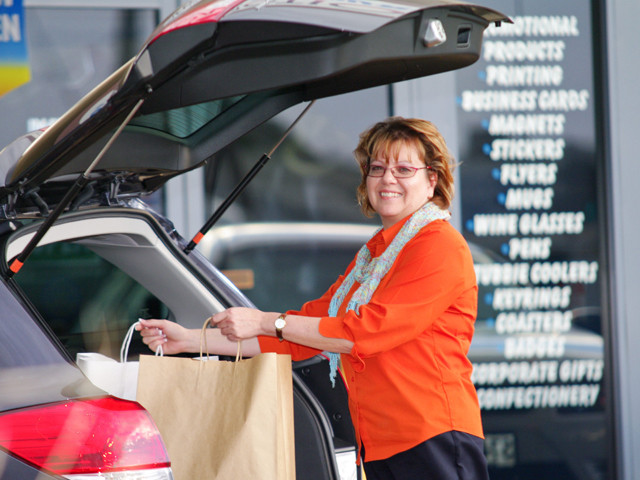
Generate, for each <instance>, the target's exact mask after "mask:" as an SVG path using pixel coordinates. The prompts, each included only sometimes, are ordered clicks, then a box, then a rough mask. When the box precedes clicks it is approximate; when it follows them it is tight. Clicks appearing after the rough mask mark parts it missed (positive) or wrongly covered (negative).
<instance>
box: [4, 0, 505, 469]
mask: <svg viewBox="0 0 640 480" xmlns="http://www.w3.org/2000/svg"><path fill="white" fill-rule="evenodd" d="M506 20H508V19H506V18H505V17H504V16H503V15H502V14H500V13H498V12H495V11H493V10H490V9H486V8H483V7H480V6H474V5H470V4H465V3H461V2H450V1H431V0H402V1H398V0H393V1H384V2H375V3H372V2H357V1H356V2H352V1H344V2H342V1H337V2H334V1H332V2H307V1H305V0H287V1H278V0H276V1H272V2H266V3H265V2H263V1H256V0H245V1H242V0H235V1H217V2H210V1H202V2H192V3H189V4H186V5H184V6H182V7H181V8H179V9H178V10H177V11H176V12H175V13H174V14H172V15H171V16H170V17H169V18H167V19H166V20H165V21H164V22H163V23H161V25H160V26H159V27H158V28H157V29H156V31H155V32H154V33H153V34H152V35H151V37H150V38H149V39H148V41H147V42H146V43H145V45H144V46H143V47H142V48H141V49H140V51H139V53H138V54H137V55H136V56H135V57H134V58H133V59H131V60H130V61H129V62H127V63H126V64H125V65H123V66H122V67H121V68H120V69H119V70H117V71H116V72H115V73H113V74H112V75H111V76H110V77H109V78H107V79H106V80H105V81H104V82H103V83H102V84H100V85H99V86H97V87H96V88H95V89H94V90H93V91H91V92H90V93H89V94H88V95H87V96H85V97H84V98H83V99H81V100H80V101H79V102H78V103H77V104H76V105H75V106H74V107H72V108H71V109H70V110H69V111H68V112H67V113H66V114H65V115H63V116H62V117H61V118H60V119H59V120H58V121H56V122H55V123H54V124H53V125H51V126H50V127H48V128H46V129H45V130H43V131H37V132H32V133H29V134H27V135H25V136H23V137H21V138H19V139H17V140H16V141H14V142H13V143H12V144H10V145H8V146H7V147H6V148H5V149H4V150H2V151H1V152H0V246H1V247H2V249H3V250H2V251H3V254H4V257H3V258H4V261H3V262H0V265H1V266H0V270H1V274H2V281H1V284H0V306H1V310H0V311H1V312H2V313H1V314H0V325H1V328H0V331H1V332H2V333H0V392H1V393H0V478H1V479H29V478H38V479H45V478H60V477H64V478H76V479H80V478H82V479H89V478H106V477H107V476H108V478H112V479H119V480H125V479H130V478H136V479H170V478H172V473H171V468H170V459H169V458H168V456H167V454H166V452H165V449H164V447H163V443H162V440H161V438H160V435H159V434H158V432H157V430H156V429H155V427H154V424H153V422H152V420H151V419H150V418H149V416H148V415H147V414H146V412H145V411H144V410H143V409H142V408H141V407H140V406H139V405H138V404H137V403H135V402H130V401H127V400H124V399H120V398H115V397H112V396H109V395H106V394H105V392H104V391H102V390H100V389H98V388H97V387H95V386H94V385H93V384H92V383H91V382H90V381H89V380H88V379H87V378H86V377H85V376H84V375H83V373H82V372H81V371H80V369H79V368H78V367H77V365H76V364H75V359H76V355H77V354H78V353H82V352H99V353H102V354H104V355H107V356H110V357H112V358H117V352H118V351H119V348H120V343H121V341H122V339H123V337H124V335H125V332H126V331H127V330H128V328H129V326H130V325H131V324H132V323H133V322H135V321H136V320H137V319H138V318H140V317H160V316H162V317H166V318H170V319H173V320H175V321H177V322H180V323H182V324H184V325H187V326H192V327H195V326H198V327H199V326H200V325H201V323H202V320H203V319H204V318H206V317H207V316H209V315H210V314H211V313H212V312H215V311H219V310H221V309H224V308H227V307H230V306H234V305H251V302H250V301H249V300H248V299H247V298H246V297H245V296H244V295H243V294H242V293H241V292H240V291H239V290H238V289H237V288H236V287H235V286H234V285H233V284H232V283H231V282H230V281H229V279H227V278H226V277H225V276H224V275H223V274H222V273H220V271H218V270H217V269H216V268H215V267H213V266H212V265H211V263H209V261H207V260H206V259H205V257H204V256H202V255H201V254H200V253H199V252H198V251H197V249H194V247H195V246H196V245H197V243H198V241H199V240H200V238H201V236H202V234H204V233H205V232H206V229H207V228H208V227H209V226H210V225H211V224H213V223H214V222H215V221H216V220H217V218H219V217H220V216H221V215H222V213H224V210H225V209H226V208H227V207H228V206H229V205H230V204H231V203H232V202H233V200H234V199H235V198H236V197H237V195H238V194H239V192H240V191H241V190H242V187H243V185H244V184H245V183H246V182H247V181H248V180H250V178H251V177H252V176H253V175H254V174H256V173H257V172H258V170H259V169H260V168H261V166H262V165H264V163H265V162H266V161H267V160H268V159H269V156H270V155H265V156H264V157H263V158H261V159H259V161H258V162H257V163H256V165H255V167H254V168H253V169H252V170H251V171H250V172H248V174H247V178H246V179H245V181H244V182H242V184H240V185H239V186H238V188H237V189H235V190H234V191H233V193H232V194H231V196H230V197H229V198H228V199H227V201H225V202H223V204H222V206H221V208H220V209H219V210H218V211H217V212H216V213H215V214H214V216H213V218H212V219H211V221H210V222H208V224H207V225H205V226H204V227H203V229H202V232H201V233H200V234H198V235H196V236H195V237H194V238H193V239H192V240H191V241H186V240H185V239H184V238H183V237H182V236H181V235H180V233H179V232H177V231H175V229H174V228H173V226H172V223H171V222H170V220H169V219H166V218H164V217H162V216H160V215H159V214H158V213H156V212H154V211H153V210H151V209H150V208H149V207H148V206H147V205H146V204H144V203H143V201H142V200H141V198H142V197H145V196H147V195H150V194H152V193H153V192H155V191H157V190H158V189H160V188H161V187H162V186H163V185H164V184H165V183H166V182H167V181H168V180H169V179H171V178H173V177H175V176H176V175H180V174H181V173H184V172H187V171H189V170H192V169H194V168H198V167H201V166H202V165H204V164H205V163H207V162H214V161H216V157H215V154H216V152H218V151H219V150H221V149H222V148H224V147H225V146H227V145H229V144H231V143H232V142H234V141H235V140H237V139H238V138H240V137H242V136H243V135H245V134H246V133H247V132H249V131H250V130H251V129H253V128H254V127H256V126H258V125H259V124H261V123H262V122H264V121H266V120H267V119H269V118H271V117H273V116H274V115H276V114H277V113H279V112H280V111H282V110H284V109H286V108H288V107H290V106H292V105H296V104H298V103H304V102H309V101H312V100H314V99H317V98H322V97H326V96H331V95H336V94H340V93H346V92H350V91H354V90H359V89H363V88H368V87H372V86H376V85H382V84H387V83H391V82H396V81H400V80H406V79H411V78H417V77H420V76H426V75H431V74H436V73H439V72H444V71H448V70H453V69H457V68H462V67H464V66H466V65H469V64H471V63H473V62H474V61H475V60H477V59H478V57H479V53H480V48H481V42H482V35H483V31H484V29H485V28H486V27H487V25H488V24H489V23H491V22H501V21H506ZM277 140H278V139H274V144H275V143H277ZM143 348H144V347H143V346H142V345H141V344H140V342H134V344H133V345H132V350H131V353H132V356H133V357H135V355H136V354H137V353H140V352H141V351H143ZM325 368H326V362H323V361H322V359H314V360H313V361H310V362H307V363H305V364H303V365H296V369H295V373H294V376H293V383H294V410H295V430H296V468H297V472H298V478H304V479H316V478H317V479H337V478H340V477H341V475H342V477H343V478H353V475H356V473H355V470H354V469H353V470H351V471H350V470H349V469H346V470H345V469H343V470H342V473H341V471H340V469H339V467H338V465H339V464H342V463H343V462H344V459H345V458H347V459H348V462H346V464H350V463H352V462H351V460H352V459H353V458H354V457H355V454H354V449H355V445H354V438H353V432H352V431H351V429H350V423H349V419H348V411H347V408H346V403H345V392H344V389H341V388H337V389H335V390H330V389H326V391H318V389H312V388H310V387H309V386H308V385H313V384H314V382H313V381H311V379H313V378H314V377H316V376H318V375H323V376H324V375H325V373H326V372H325Z"/></svg>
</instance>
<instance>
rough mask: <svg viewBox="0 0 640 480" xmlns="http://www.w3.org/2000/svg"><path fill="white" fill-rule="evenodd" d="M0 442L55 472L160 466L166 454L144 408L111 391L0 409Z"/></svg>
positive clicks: (78, 472)
mask: <svg viewBox="0 0 640 480" xmlns="http://www.w3.org/2000/svg"><path fill="white" fill-rule="evenodd" d="M0 447H2V448H3V449H5V450H7V451H8V452H10V453H11V454H13V455H15V456H18V457H21V458H23V459H24V460H26V461H28V462H29V463H31V464H33V465H35V466H36V467H38V468H40V469H46V470H49V471H51V472H53V473H56V474H58V475H67V474H88V473H95V472H102V473H105V472H115V471H123V470H133V469H138V470H140V469H146V468H163V467H168V466H169V458H168V456H167V452H166V450H165V448H164V444H163V443H162V438H161V437H160V433H159V432H158V429H157V427H156V426H155V424H154V423H153V421H152V420H151V418H150V417H149V414H148V413H147V411H146V410H144V408H142V407H141V406H140V405H139V404H137V403H135V402H129V401H126V400H121V399H118V398H113V397H104V398H98V399H92V400H69V401H66V402H61V403H54V404H48V405H44V406H37V407H31V408H25V409H22V410H13V411H11V412H7V413H5V414H2V415H0Z"/></svg>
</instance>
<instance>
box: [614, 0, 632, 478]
mask: <svg viewBox="0 0 640 480" xmlns="http://www.w3.org/2000/svg"><path fill="white" fill-rule="evenodd" d="M606 16H607V18H606V26H607V43H608V45H607V56H608V58H607V67H608V68H607V78H608V92H607V93H608V98H609V100H608V102H607V103H608V106H609V121H608V125H607V127H608V133H609V139H610V145H609V148H610V154H611V169H610V199H609V200H610V201H609V205H608V208H609V211H610V216H609V218H610V219H611V222H610V252H611V258H610V261H611V285H610V292H611V305H612V312H611V319H612V332H613V338H612V342H611V348H612V358H613V368H614V388H615V392H616V396H615V397H614V398H615V400H616V401H615V403H614V408H615V418H616V425H617V435H616V437H617V438H616V440H617V441H616V448H615V450H616V452H617V457H618V473H619V474H618V478H619V479H624V480H633V479H637V478H640V456H638V453H640V382H638V373H637V365H639V364H640V348H638V343H639V341H640V321H639V318H638V316H639V312H640V295H639V294H638V288H639V287H640V248H639V247H638V238H639V237H640V214H638V205H639V204H640V161H638V156H639V154H640V134H639V131H638V130H639V127H640V119H639V111H640V92H639V90H638V81H639V79H640V57H639V55H638V42H637V39H636V37H637V31H638V24H637V21H638V18H639V17H640V2H637V1H636V0H608V1H607V2H606Z"/></svg>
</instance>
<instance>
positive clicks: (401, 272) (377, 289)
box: [142, 117, 488, 480]
mask: <svg viewBox="0 0 640 480" xmlns="http://www.w3.org/2000/svg"><path fill="white" fill-rule="evenodd" d="M355 156H356V159H357V161H358V162H359V165H360V169H361V172H362V182H361V184H360V186H359V187H358V191H357V194H358V200H359V202H360V204H361V206H362V209H363V211H364V213H365V214H366V215H371V214H372V213H374V212H375V213H376V214H377V215H378V216H379V217H380V220H381V222H382V229H381V230H380V231H379V232H378V233H376V234H375V235H374V236H373V238H372V239H371V240H370V241H369V242H368V243H367V244H366V245H365V246H364V247H363V248H362V249H361V250H360V252H359V253H358V255H357V257H356V259H354V261H353V262H351V264H350V265H349V267H348V268H347V270H346V272H345V274H344V275H343V276H341V277H340V278H339V279H338V280H337V281H336V283H335V284H334V285H333V286H332V287H331V288H330V289H329V291H327V293H326V294H325V295H324V296H322V297H321V298H319V299H317V300H314V301H311V302H308V303H306V304H305V305H304V306H303V307H302V308H301V309H300V310H299V311H289V312H287V313H286V314H281V313H278V312H262V311H259V310H255V309H248V308H230V309H228V310H225V311H223V312H220V313H217V314H215V315H214V316H213V317H212V323H213V324H215V325H216V326H217V327H218V328H216V329H209V330H208V331H207V335H208V345H210V350H211V351H213V352H215V353H218V354H234V353H235V349H236V346H235V345H236V344H235V342H237V341H243V352H244V353H245V354H247V355H255V354H258V353H259V352H265V351H275V352H278V353H289V354H291V355H292V358H293V359H294V360H300V359H304V358H308V357H310V356H313V355H315V354H317V353H319V352H321V351H329V352H337V353H339V354H341V360H342V369H343V373H344V378H345V381H346V382H347V385H348V391H349V407H350V411H351V418H352V420H353V423H354V428H355V431H356V437H357V439H358V442H359V445H360V457H359V460H360V459H361V458H362V459H363V460H364V469H365V473H366V476H367V480H376V479H402V480H411V479H429V480H434V479H442V480H452V479H469V480H482V479H487V478H488V474H487V467H486V460H485V458H484V454H483V439H482V438H483V433H482V425H481V421H480V408H479V405H478V400H477V397H476V392H475V388H474V386H473V384H472V383H471V380H470V377H471V369H472V367H471V363H470V362H469V360H468V359H467V356H466V355H467V351H468V349H469V345H470V343H471V338H472V335H473V324H474V320H475V316H476V310H477V285H476V281H475V274H474V269H473V261H472V258H471V253H470V251H469V248H468V246H467V244H466V242H465V241H464V239H463V237H462V236H461V235H460V234H459V233H458V232H457V231H456V230H455V229H454V228H453V227H452V226H451V225H450V224H449V222H448V221H447V219H448V218H449V213H448V211H447V209H448V208H449V206H450V203H451V199H452V197H453V176H452V174H451V166H450V163H451V160H452V159H451V156H450V154H449V152H448V150H447V147H446V145H445V142H444V139H443V138H442V136H441V135H440V133H439V132H438V130H437V129H436V128H435V127H434V126H433V125H432V124H431V123H429V122H427V121H424V120H419V119H404V118H400V117H394V118H390V119H388V120H387V121H384V122H380V123H378V124H376V125H374V126H373V127H372V128H371V129H369V130H367V131H365V132H364V133H363V134H362V135H361V136H360V142H359V144H358V146H357V148H356V150H355ZM142 326H143V328H142V335H143V337H144V342H145V343H147V344H148V345H149V346H150V347H151V349H155V348H156V347H157V346H158V345H159V344H163V347H164V351H165V352H166V353H168V354H172V353H177V352H182V351H189V352H197V351H199V348H200V347H199V345H200V339H199V335H200V332H199V331H197V330H186V329H184V328H182V327H180V326H178V325H176V324H174V323H170V322H166V321H161V320H151V321H143V322H142ZM331 360H332V361H331V367H332V381H333V378H334V377H335V371H336V368H337V363H338V362H337V355H336V354H332V355H331Z"/></svg>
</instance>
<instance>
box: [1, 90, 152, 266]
mask: <svg viewBox="0 0 640 480" xmlns="http://www.w3.org/2000/svg"><path fill="white" fill-rule="evenodd" d="M144 100H145V99H144V98H141V99H140V100H138V102H137V103H136V104H135V105H134V107H133V109H132V110H131V112H129V114H128V115H127V117H126V118H125V119H124V121H123V122H122V124H121V125H120V126H119V127H118V129H117V130H116V131H115V132H114V133H113V135H112V136H111V138H110V139H109V141H108V142H107V143H106V145H105V146H104V147H102V150H100V153H98V155H97V156H96V158H95V159H94V160H93V162H91V164H90V165H89V166H88V167H87V169H86V170H85V171H84V172H83V173H81V174H80V175H79V176H78V178H77V179H76V181H75V182H74V183H73V185H72V186H71V188H70V189H69V190H68V191H67V193H65V195H64V197H62V200H60V203H59V204H58V206H57V207H56V208H55V210H54V211H53V212H51V214H50V215H49V216H48V217H47V218H46V220H45V221H44V222H43V223H42V225H40V228H38V230H37V231H36V233H35V235H34V236H33V237H31V240H29V243H28V244H27V246H26V247H24V250H22V252H20V254H19V255H18V256H17V257H15V258H14V259H13V261H12V262H11V263H10V265H9V270H7V272H6V278H7V279H9V278H11V277H13V276H14V275H15V274H16V273H18V271H20V269H21V268H22V266H23V265H24V262H25V261H26V260H27V258H29V255H31V253H33V251H34V250H35V248H36V247H37V246H38V243H40V240H42V238H43V237H44V236H45V234H46V233H47V232H48V231H49V229H50V228H51V226H52V225H53V224H54V222H55V221H56V220H57V219H58V217H60V215H62V212H64V209H65V208H67V206H68V205H69V204H70V203H71V202H72V201H73V199H74V198H75V197H76V195H77V194H78V193H79V192H80V191H81V190H82V189H83V188H84V187H85V185H86V184H87V183H88V181H89V175H91V172H93V170H94V169H95V168H96V166H97V165H98V163H99V162H100V160H102V157H104V155H105V153H107V150H109V148H111V145H113V142H115V141H116V139H117V138H118V137H119V136H120V133H122V130H123V129H124V127H126V126H127V124H128V123H129V121H130V120H131V119H132V118H133V116H134V115H135V114H136V113H137V112H138V110H139V109H140V107H141V106H142V103H143V102H144Z"/></svg>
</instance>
